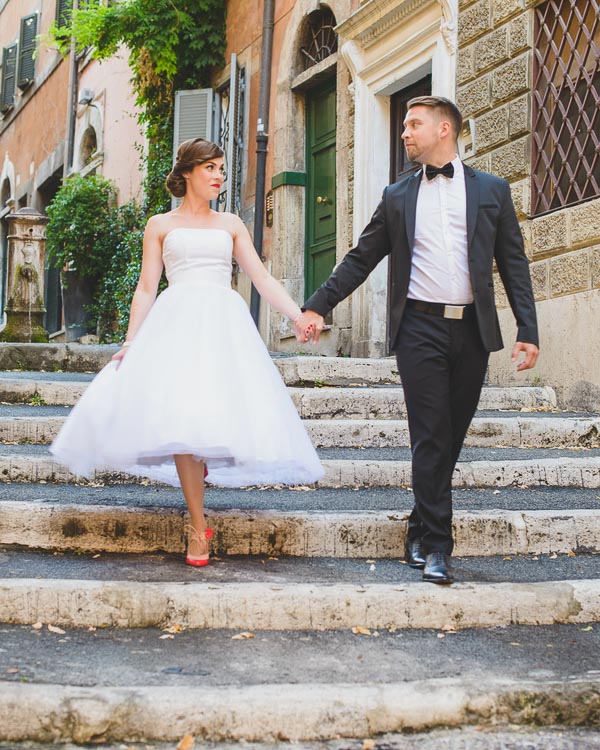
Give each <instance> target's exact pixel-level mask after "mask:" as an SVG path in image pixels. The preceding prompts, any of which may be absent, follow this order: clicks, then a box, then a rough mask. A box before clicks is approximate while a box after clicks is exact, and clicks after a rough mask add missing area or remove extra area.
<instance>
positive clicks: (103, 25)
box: [48, 0, 226, 338]
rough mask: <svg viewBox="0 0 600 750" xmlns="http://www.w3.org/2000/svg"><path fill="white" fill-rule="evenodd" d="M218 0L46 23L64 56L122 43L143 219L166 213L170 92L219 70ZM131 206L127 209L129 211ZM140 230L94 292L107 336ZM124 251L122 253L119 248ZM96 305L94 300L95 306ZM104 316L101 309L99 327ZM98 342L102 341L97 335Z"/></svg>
mask: <svg viewBox="0 0 600 750" xmlns="http://www.w3.org/2000/svg"><path fill="white" fill-rule="evenodd" d="M225 17H226V3H225V2H224V0H123V1H122V2H109V3H108V4H105V3H104V2H103V0H88V2H87V3H86V4H85V5H82V7H81V8H79V9H78V10H74V11H73V12H72V13H71V15H70V17H69V22H68V24H67V25H65V26H61V27H59V26H58V25H56V24H54V25H53V26H52V27H51V29H50V31H49V34H48V40H49V41H50V42H51V43H53V44H55V45H57V46H58V48H59V49H60V50H61V52H63V53H64V54H66V53H67V52H68V51H69V49H70V46H71V41H72V40H74V41H75V45H76V48H77V50H78V51H83V50H87V49H89V50H91V54H92V55H93V57H95V58H96V59H105V58H108V57H111V56H112V55H114V54H115V53H117V51H118V50H119V49H120V47H122V46H124V47H126V48H127V50H128V52H129V66H130V68H131V71H132V79H131V82H132V86H133V90H134V93H135V96H136V103H137V105H138V111H139V121H140V123H141V124H142V126H143V127H144V130H145V134H146V138H147V149H146V152H145V156H144V160H143V161H144V167H145V175H144V181H143V187H144V200H143V206H142V209H143V215H144V216H146V217H147V216H151V215H152V214H155V213H160V212H163V211H166V210H168V208H169V195H168V193H167V191H166V189H165V187H164V181H165V177H166V175H167V173H168V171H169V169H170V167H171V158H172V157H171V155H172V148H173V146H172V144H173V107H174V94H175V91H177V90H179V89H193V88H203V87H207V86H210V81H211V76H212V74H213V72H214V70H215V69H217V68H219V67H223V65H224V51H225ZM135 211H136V210H135V207H134V206H132V207H131V212H132V214H135ZM141 234H142V233H141V226H137V227H133V228H131V229H130V231H129V233H128V234H127V236H126V237H125V238H124V240H123V241H122V242H121V243H120V248H119V250H117V249H116V248H115V260H116V259H117V258H119V259H120V260H119V262H114V263H112V264H111V268H110V269H109V270H108V271H107V274H106V275H105V277H104V280H103V283H101V284H100V288H102V290H103V292H102V293H103V294H110V295H111V297H112V298H113V299H114V300H115V304H114V306H113V307H114V309H113V310H112V313H113V314H114V320H115V323H116V328H115V327H114V325H113V326H112V328H113V330H112V337H113V338H118V337H119V336H120V335H122V333H123V322H125V323H126V314H124V309H125V308H127V307H128V305H129V301H130V295H131V293H132V291H133V289H132V282H131V280H132V278H133V276H134V275H135V273H136V270H137V271H138V272H139V267H140V265H141ZM124 248H125V249H124ZM95 302H96V304H97V305H98V304H99V300H96V301H95ZM110 317H111V312H110V310H107V309H106V303H104V305H103V314H102V318H103V320H104V321H105V324H104V329H105V331H108V330H109V329H110V328H111V326H107V325H106V321H107V319H110ZM104 336H105V338H110V337H111V336H109V334H108V333H106V332H105V334H104Z"/></svg>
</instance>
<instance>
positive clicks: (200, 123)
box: [171, 89, 214, 208]
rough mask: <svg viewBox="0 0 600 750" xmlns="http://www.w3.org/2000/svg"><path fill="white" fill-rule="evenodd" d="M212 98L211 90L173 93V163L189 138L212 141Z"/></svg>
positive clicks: (174, 203) (173, 204)
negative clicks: (178, 150)
mask: <svg viewBox="0 0 600 750" xmlns="http://www.w3.org/2000/svg"><path fill="white" fill-rule="evenodd" d="M213 98H214V95H213V90H212V89H195V90H194V91H176V92H175V127H174V138H173V163H175V159H176V158H177V149H178V148H179V146H180V145H181V144H182V143H183V142H184V141H187V140H188V139H189V138H206V139H207V140H209V141H210V140H212V138H213ZM171 203H172V206H173V208H175V207H176V206H178V205H179V204H180V203H181V199H180V198H179V199H178V198H173V200H172V202H171Z"/></svg>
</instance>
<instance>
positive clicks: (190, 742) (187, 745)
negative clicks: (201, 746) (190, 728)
mask: <svg viewBox="0 0 600 750" xmlns="http://www.w3.org/2000/svg"><path fill="white" fill-rule="evenodd" d="M194 742H195V740H194V738H193V737H192V735H191V734H186V735H185V737H182V738H181V740H180V742H179V744H178V745H177V750H192V748H193V747H194Z"/></svg>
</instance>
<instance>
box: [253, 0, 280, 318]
mask: <svg viewBox="0 0 600 750" xmlns="http://www.w3.org/2000/svg"><path fill="white" fill-rule="evenodd" d="M264 3H265V5H264V9H263V31H262V51H261V58H260V94H259V98H258V122H257V126H256V193H255V198H254V247H255V248H256V252H257V253H258V257H259V258H260V259H261V260H264V257H263V252H262V246H263V228H264V220H265V174H266V169H267V142H268V140H269V133H268V130H269V105H270V101H271V63H272V59H273V24H274V20H273V17H274V15H275V0H264ZM250 313H251V314H252V319H253V320H254V322H255V324H256V327H257V328H258V320H259V316H260V296H259V294H258V292H257V290H256V289H255V288H254V285H252V291H251V295H250Z"/></svg>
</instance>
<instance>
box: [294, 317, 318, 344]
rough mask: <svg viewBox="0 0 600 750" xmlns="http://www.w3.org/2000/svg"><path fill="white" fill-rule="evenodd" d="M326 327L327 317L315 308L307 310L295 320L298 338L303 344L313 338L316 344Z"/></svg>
mask: <svg viewBox="0 0 600 750" xmlns="http://www.w3.org/2000/svg"><path fill="white" fill-rule="evenodd" d="M324 328H325V319H324V318H323V316H322V315H319V313H316V312H314V310H305V311H304V312H303V313H302V314H301V315H300V317H299V318H297V319H296V321H295V322H294V329H295V331H296V339H297V340H298V341H299V342H300V343H302V344H305V343H306V342H308V341H311V340H312V341H313V342H314V343H315V344H316V343H317V341H318V340H319V336H320V335H321V331H322V330H323V329H324Z"/></svg>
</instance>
